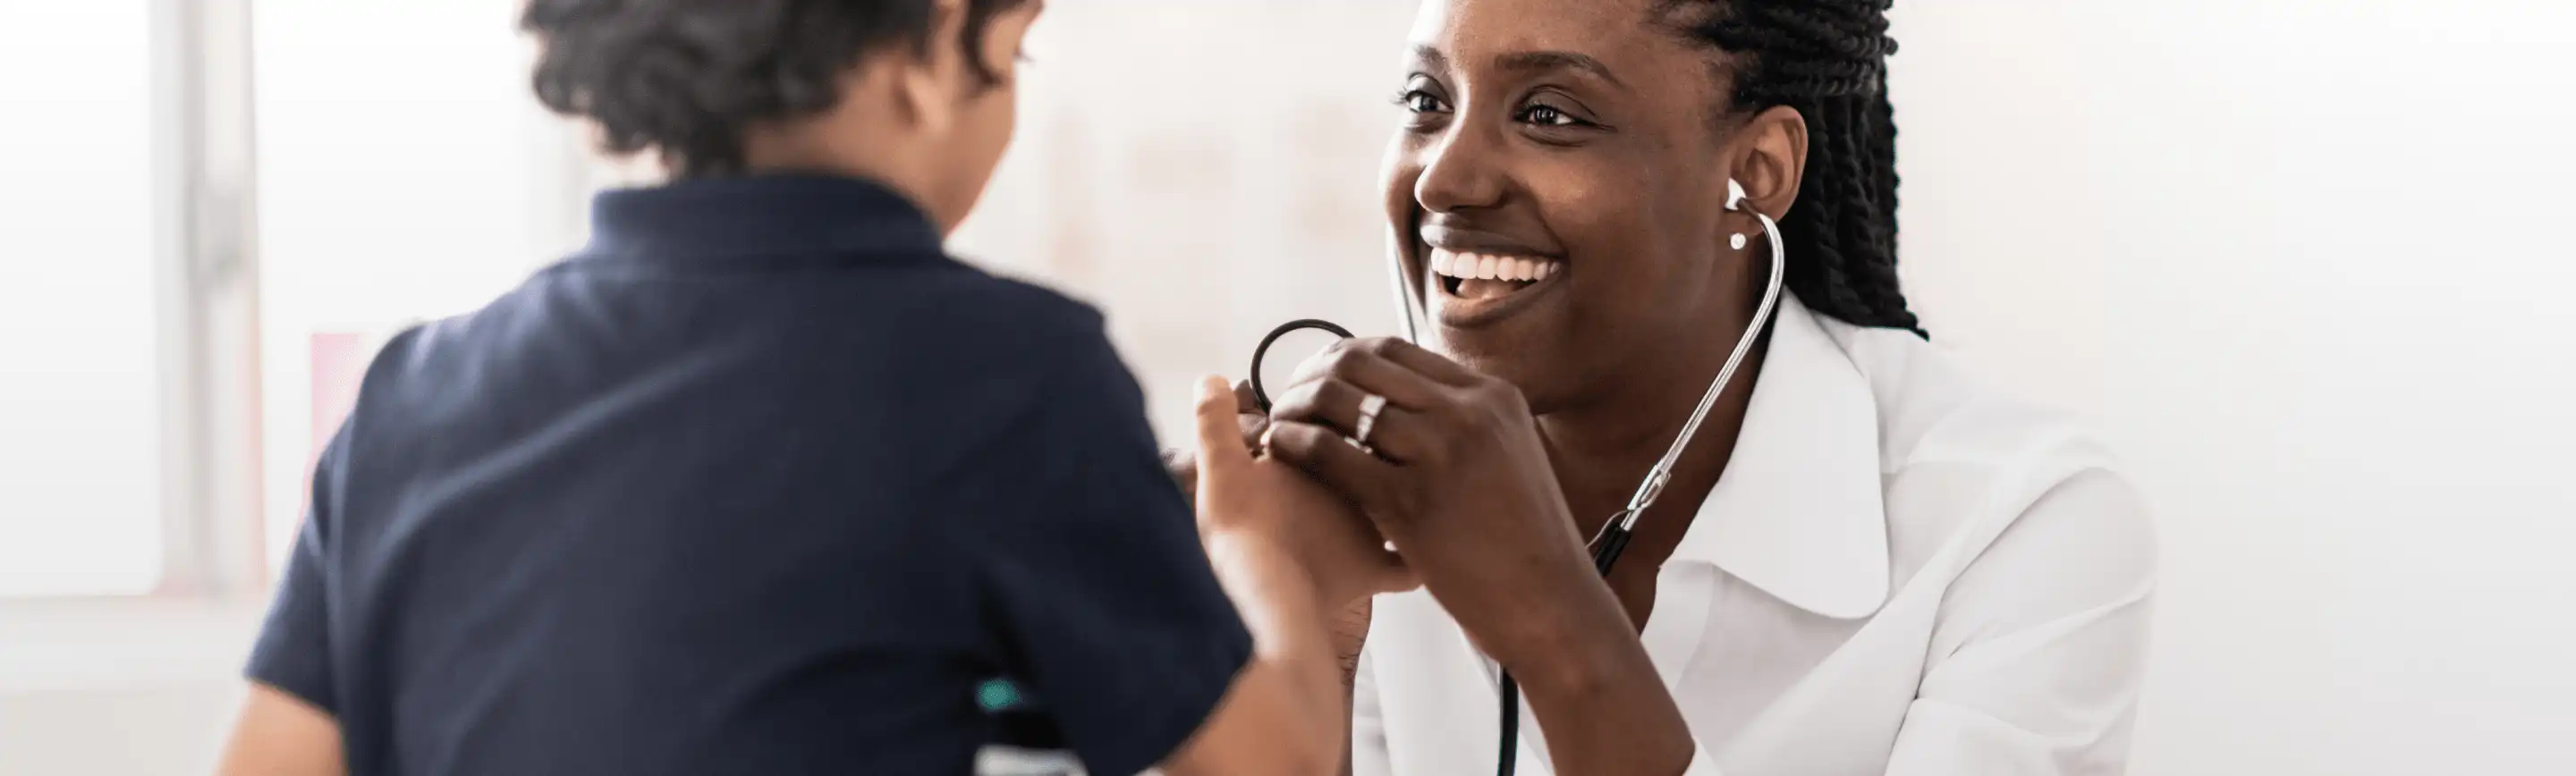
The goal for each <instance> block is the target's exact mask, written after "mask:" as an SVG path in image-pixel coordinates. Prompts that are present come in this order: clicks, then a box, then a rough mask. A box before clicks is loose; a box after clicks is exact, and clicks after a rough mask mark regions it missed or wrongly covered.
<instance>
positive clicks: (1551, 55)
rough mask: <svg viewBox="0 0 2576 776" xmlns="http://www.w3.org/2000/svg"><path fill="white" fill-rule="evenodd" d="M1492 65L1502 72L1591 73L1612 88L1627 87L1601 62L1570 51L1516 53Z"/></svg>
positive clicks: (1495, 59)
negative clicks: (1560, 71)
mask: <svg viewBox="0 0 2576 776" xmlns="http://www.w3.org/2000/svg"><path fill="white" fill-rule="evenodd" d="M1494 65H1495V66H1496V67H1499V68H1502V69H1504V70H1514V71H1522V72H1542V71H1549V70H1577V71H1582V72H1586V73H1591V74H1592V75H1594V76H1597V77H1599V78H1600V79H1601V80H1604V81H1608V82H1610V84H1611V85H1612V86H1620V87H1625V86H1627V84H1624V83H1620V82H1619V76H1617V75H1615V74H1613V73H1611V72H1610V66H1609V65H1604V64H1601V60H1598V59H1593V58H1592V57H1589V56H1585V55H1583V54H1577V53H1574V52H1571V51H1516V52H1513V53H1510V54H1504V55H1502V56H1498V57H1495V58H1494Z"/></svg>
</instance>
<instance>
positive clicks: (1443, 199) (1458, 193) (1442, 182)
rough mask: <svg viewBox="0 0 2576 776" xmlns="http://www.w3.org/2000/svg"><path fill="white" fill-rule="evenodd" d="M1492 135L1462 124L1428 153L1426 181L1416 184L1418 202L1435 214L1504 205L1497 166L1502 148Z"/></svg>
mask: <svg viewBox="0 0 2576 776" xmlns="http://www.w3.org/2000/svg"><path fill="white" fill-rule="evenodd" d="M1460 118H1461V119H1464V118H1465V117H1464V116H1461V117H1460ZM1491 134H1492V133H1490V132H1487V131H1482V130H1478V129H1475V128H1473V127H1472V125H1470V124H1469V123H1468V122H1466V121H1463V120H1461V121H1459V122H1457V123H1456V124H1455V125H1453V126H1452V127H1451V129H1450V131H1449V132H1447V133H1446V134H1445V135H1444V136H1443V137H1442V138H1441V140H1440V142H1439V143H1438V144H1437V145H1434V146H1432V147H1430V148H1428V149H1425V150H1424V151H1423V154H1424V155H1425V158H1424V159H1423V160H1422V161H1423V164H1422V177H1421V178H1419V179H1416V180H1415V181H1414V183H1413V200H1414V202H1416V203H1419V204H1421V205H1422V209H1423V210H1424V211H1426V212H1432V213H1446V212H1453V211H1458V210H1468V209H1474V208H1480V207H1490V206H1492V205H1494V204H1496V203H1497V202H1500V201H1501V200H1502V198H1503V189H1504V182H1503V175H1502V172H1501V170H1500V168H1499V165H1497V164H1496V162H1497V161H1499V160H1498V159H1497V158H1496V153H1495V152H1496V151H1497V150H1498V148H1497V145H1498V144H1497V142H1496V139H1495V138H1493V137H1491Z"/></svg>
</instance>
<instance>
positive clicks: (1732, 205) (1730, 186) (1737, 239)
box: [1726, 178, 1745, 251]
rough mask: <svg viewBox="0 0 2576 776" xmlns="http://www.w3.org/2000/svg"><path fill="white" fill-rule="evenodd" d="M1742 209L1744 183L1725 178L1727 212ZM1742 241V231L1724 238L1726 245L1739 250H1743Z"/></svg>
mask: <svg viewBox="0 0 2576 776" xmlns="http://www.w3.org/2000/svg"><path fill="white" fill-rule="evenodd" d="M1743 209H1744V184H1741V183H1737V182H1735V179H1734V178H1728V179H1726V211H1727V212H1729V213H1732V212H1735V211H1738V210H1743ZM1744 242H1745V240H1744V233H1743V232H1737V233H1735V234H1734V235H1733V236H1730V237H1728V238H1727V239H1726V244H1727V245H1729V246H1733V247H1734V248H1735V249H1736V250H1739V251H1740V250H1744Z"/></svg>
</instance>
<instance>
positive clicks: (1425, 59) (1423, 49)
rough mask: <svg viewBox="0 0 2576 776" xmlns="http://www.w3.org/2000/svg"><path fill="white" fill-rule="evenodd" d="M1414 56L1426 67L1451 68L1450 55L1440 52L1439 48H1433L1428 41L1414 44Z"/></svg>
mask: <svg viewBox="0 0 2576 776" xmlns="http://www.w3.org/2000/svg"><path fill="white" fill-rule="evenodd" d="M1413 58H1414V59H1416V60H1419V61H1421V62H1422V64H1423V66H1424V68H1425V69H1429V70H1447V69H1449V55H1447V54H1442V53H1440V50H1439V49H1437V48H1432V47H1431V44H1428V43H1417V44H1414V46H1413Z"/></svg>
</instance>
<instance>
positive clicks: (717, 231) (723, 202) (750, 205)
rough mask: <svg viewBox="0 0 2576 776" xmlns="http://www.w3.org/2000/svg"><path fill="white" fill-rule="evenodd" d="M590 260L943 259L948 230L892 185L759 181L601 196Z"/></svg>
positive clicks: (805, 178) (696, 182) (790, 178)
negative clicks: (924, 255) (942, 234)
mask: <svg viewBox="0 0 2576 776" xmlns="http://www.w3.org/2000/svg"><path fill="white" fill-rule="evenodd" d="M590 219H591V242H590V249H589V251H588V252H589V253H591V254H595V255H607V256H631V257H699V256H721V255H779V254H849V253H929V254H937V253H939V252H940V244H941V237H940V233H939V229H938V228H937V227H935V226H932V225H931V223H930V219H929V218H928V217H927V216H925V215H924V214H923V213H922V210H921V208H920V207H919V206H916V205H914V204H913V203H912V201H911V200H909V199H906V198H905V197H904V196H903V195H902V194H898V193H896V192H895V191H894V190H893V189H890V188H887V187H886V186H885V185H883V184H880V183H877V182H874V181H869V180H863V179H859V178H849V177H836V176H829V175H753V176H742V177H727V178H701V179H690V180H682V181H675V182H672V183H669V184H665V185H661V186H655V187H651V188H640V189H620V190H614V191H606V192H601V193H600V194H599V196H598V197H596V198H594V199H593V200H592V201H591V211H590Z"/></svg>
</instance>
